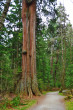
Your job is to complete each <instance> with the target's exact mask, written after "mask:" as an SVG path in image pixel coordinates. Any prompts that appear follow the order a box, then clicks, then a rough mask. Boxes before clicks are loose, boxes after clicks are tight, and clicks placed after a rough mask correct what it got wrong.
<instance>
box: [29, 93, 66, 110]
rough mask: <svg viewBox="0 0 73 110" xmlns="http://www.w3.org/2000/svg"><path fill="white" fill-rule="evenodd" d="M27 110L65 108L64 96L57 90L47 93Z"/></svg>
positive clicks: (57, 109)
mask: <svg viewBox="0 0 73 110" xmlns="http://www.w3.org/2000/svg"><path fill="white" fill-rule="evenodd" d="M29 110H65V106H64V97H63V96H60V95H58V92H50V93H47V94H46V96H45V97H44V99H43V100H42V101H40V102H39V103H38V104H37V105H36V106H35V107H33V108H31V109H29Z"/></svg>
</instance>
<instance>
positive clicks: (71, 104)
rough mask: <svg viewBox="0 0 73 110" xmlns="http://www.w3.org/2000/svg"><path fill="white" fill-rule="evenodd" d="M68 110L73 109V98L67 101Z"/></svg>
mask: <svg viewBox="0 0 73 110" xmlns="http://www.w3.org/2000/svg"><path fill="white" fill-rule="evenodd" d="M65 104H66V110H73V99H71V100H68V101H65Z"/></svg>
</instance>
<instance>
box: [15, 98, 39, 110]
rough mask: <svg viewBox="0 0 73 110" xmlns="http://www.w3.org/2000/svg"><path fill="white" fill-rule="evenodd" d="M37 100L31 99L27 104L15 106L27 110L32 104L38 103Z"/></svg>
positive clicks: (20, 109) (16, 108)
mask: <svg viewBox="0 0 73 110" xmlns="http://www.w3.org/2000/svg"><path fill="white" fill-rule="evenodd" d="M36 102H37V100H30V101H28V103H27V104H26V105H25V106H17V107H14V109H15V110H27V109H28V108H30V107H31V106H32V105H34V104H36Z"/></svg>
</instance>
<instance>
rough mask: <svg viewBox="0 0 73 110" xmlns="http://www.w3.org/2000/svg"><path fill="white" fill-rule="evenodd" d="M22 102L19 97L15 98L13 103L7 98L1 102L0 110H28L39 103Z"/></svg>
mask: <svg viewBox="0 0 73 110" xmlns="http://www.w3.org/2000/svg"><path fill="white" fill-rule="evenodd" d="M21 100H22V99H21V98H20V97H19V96H17V97H15V98H13V100H11V101H10V100H8V99H7V98H5V99H4V101H2V102H0V110H27V109H28V108H30V107H31V106H32V105H34V104H35V103H36V102H37V100H34V99H31V100H30V99H23V100H22V101H21Z"/></svg>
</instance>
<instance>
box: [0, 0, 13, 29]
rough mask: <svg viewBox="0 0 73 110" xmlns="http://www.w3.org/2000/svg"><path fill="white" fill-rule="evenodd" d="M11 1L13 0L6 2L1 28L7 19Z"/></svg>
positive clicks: (0, 20)
mask: <svg viewBox="0 0 73 110" xmlns="http://www.w3.org/2000/svg"><path fill="white" fill-rule="evenodd" d="M10 2H11V0H6V4H5V6H4V11H3V13H2V15H1V17H0V30H1V29H2V27H3V24H4V21H5V18H6V15H7V12H8V9H9V6H10Z"/></svg>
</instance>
